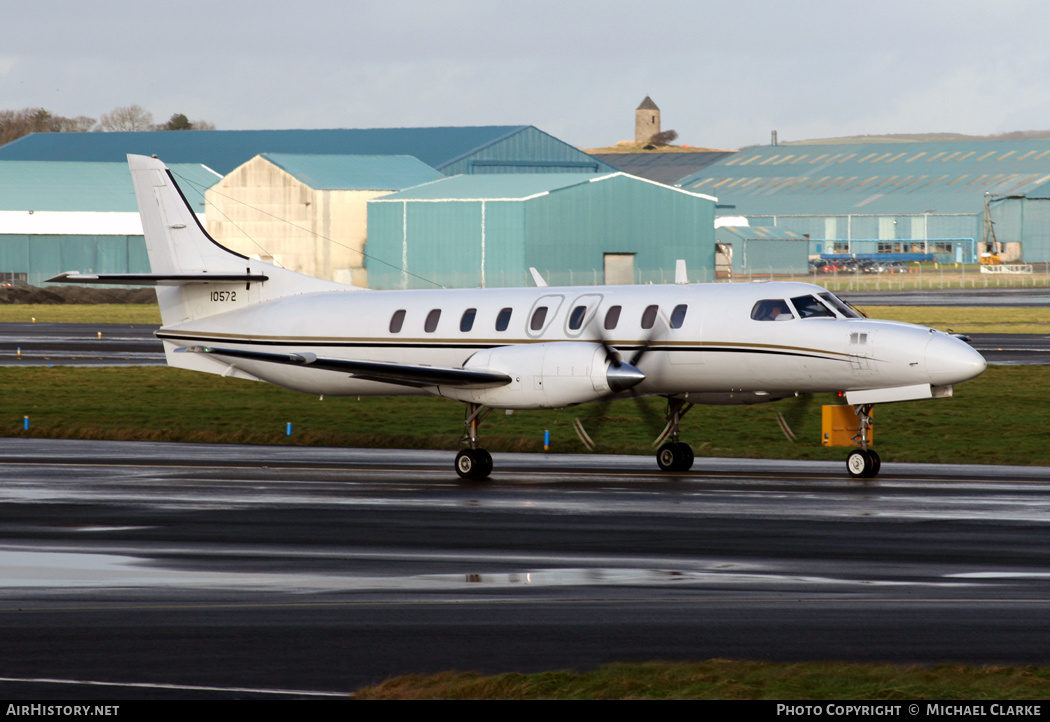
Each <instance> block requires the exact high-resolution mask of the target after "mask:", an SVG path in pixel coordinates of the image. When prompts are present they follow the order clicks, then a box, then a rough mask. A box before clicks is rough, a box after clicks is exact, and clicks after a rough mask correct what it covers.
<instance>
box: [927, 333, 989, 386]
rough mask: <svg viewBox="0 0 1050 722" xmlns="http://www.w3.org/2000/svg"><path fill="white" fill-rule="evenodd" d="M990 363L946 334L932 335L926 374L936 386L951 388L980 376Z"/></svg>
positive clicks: (967, 346)
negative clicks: (953, 385)
mask: <svg viewBox="0 0 1050 722" xmlns="http://www.w3.org/2000/svg"><path fill="white" fill-rule="evenodd" d="M987 365H988V362H987V361H985V360H984V356H981V354H979V353H978V352H977V351H976V350H974V348H973V347H972V346H970V344H968V343H966V342H965V341H963V340H961V339H957V338H955V337H954V336H949V335H947V334H944V333H932V334H930V340H929V343H927V344H926V372H927V373H928V374H929V376H930V383H931V384H933V385H934V386H950V385H952V384H961V383H962V382H963V381H969V380H970V379H972V378H974V377H976V376H980V375H981V373H982V372H983V371H984V369H985V367H986V366H987Z"/></svg>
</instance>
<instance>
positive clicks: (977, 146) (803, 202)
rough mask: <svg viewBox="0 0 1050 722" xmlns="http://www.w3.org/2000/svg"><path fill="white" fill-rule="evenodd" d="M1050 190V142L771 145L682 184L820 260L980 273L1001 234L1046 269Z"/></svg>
mask: <svg viewBox="0 0 1050 722" xmlns="http://www.w3.org/2000/svg"><path fill="white" fill-rule="evenodd" d="M1048 182H1050V141H994V142H971V143H954V142H951V143H949V142H945V143H901V144H896V143H894V144H891V143H878V144H874V143H873V144H856V145H848V144H843V145H788V146H785V145H780V146H759V147H753V148H746V149H744V150H742V151H740V152H739V153H737V154H735V155H734V156H732V157H731V158H728V159H725V160H723V161H721V162H719V163H716V164H714V165H711V166H709V167H707V168H704V169H703V170H701V171H699V172H698V173H695V174H693V175H691V176H688V177H687V178H684V179H682V180H681V181H679V183H678V184H677V185H679V186H680V187H681V188H683V189H686V190H691V191H696V192H702V193H711V194H714V195H717V196H718V198H719V213H720V214H726V215H734V216H745V217H747V218H748V219H749V220H750V221H751V222H752V224H754V225H772V226H777V227H784V226H786V227H788V228H790V229H792V230H794V231H796V232H798V233H802V234H808V235H809V236H810V237H811V239H812V243H811V252H812V253H857V254H869V253H902V252H904V253H934V254H936V256H937V257H938V258H939V259H940V260H942V261H955V260H960V261H966V262H972V261H973V260H974V254H975V253H979V252H980V245H981V243H982V242H983V240H984V238H985V235H986V229H988V228H991V229H994V232H995V236H996V238H997V240H998V241H999V242H1000V243H1003V244H1007V246H1008V247H1011V248H1013V249H1014V250H1015V251H1018V252H1019V253H1020V254H1021V255H1023V258H1024V260H1026V261H1035V262H1044V261H1050V203H1047V202H1046V201H1047V200H1048V198H1050V188H1048V185H1047V184H1048ZM986 207H987V219H986ZM986 220H990V221H991V225H989V224H988V223H986Z"/></svg>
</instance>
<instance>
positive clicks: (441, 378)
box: [175, 346, 511, 389]
mask: <svg viewBox="0 0 1050 722" xmlns="http://www.w3.org/2000/svg"><path fill="white" fill-rule="evenodd" d="M175 351H176V352H179V353H199V354H210V355H214V356H222V357H226V358H241V359H249V360H252V361H263V362H266V363H277V364H285V365H289V366H304V367H308V368H312V369H319V370H324V371H342V372H345V373H348V374H350V375H351V376H353V377H355V378H359V379H363V380H366V381H380V382H383V383H388V384H397V385H399V386H415V387H424V386H458V387H463V388H477V389H484V388H495V387H497V386H504V385H506V384H509V383H510V382H511V378H510V376H507V375H506V374H502V373H495V372H491V371H475V370H470V369H463V368H452V367H446V366H425V365H413V364H398V363H391V362H386V361H355V360H351V359H339V358H325V357H322V356H317V355H316V354H312V353H288V354H284V353H271V352H267V351H245V350H242V349H233V348H218V347H215V346H183V347H181V348H177V349H175Z"/></svg>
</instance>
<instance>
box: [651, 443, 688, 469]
mask: <svg viewBox="0 0 1050 722" xmlns="http://www.w3.org/2000/svg"><path fill="white" fill-rule="evenodd" d="M656 464H657V466H659V467H660V470H661V471H689V469H690V468H692V466H693V447H691V446H689V444H683V443H680V442H679V443H675V442H673V441H668V442H667V443H666V444H664V445H663V446H661V447H660V450H659V451H657V452H656Z"/></svg>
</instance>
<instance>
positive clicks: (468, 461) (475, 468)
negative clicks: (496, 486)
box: [456, 449, 492, 479]
mask: <svg viewBox="0 0 1050 722" xmlns="http://www.w3.org/2000/svg"><path fill="white" fill-rule="evenodd" d="M456 473H457V474H459V477H460V478H461V479H486V478H488V476H489V474H491V473H492V455H491V454H489V452H487V451H486V450H485V449H463V451H461V452H459V453H458V454H456Z"/></svg>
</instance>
